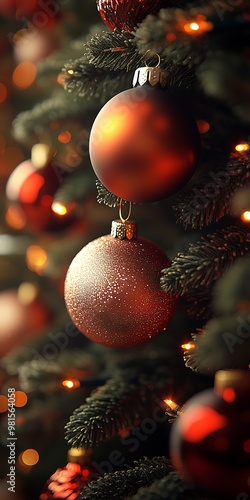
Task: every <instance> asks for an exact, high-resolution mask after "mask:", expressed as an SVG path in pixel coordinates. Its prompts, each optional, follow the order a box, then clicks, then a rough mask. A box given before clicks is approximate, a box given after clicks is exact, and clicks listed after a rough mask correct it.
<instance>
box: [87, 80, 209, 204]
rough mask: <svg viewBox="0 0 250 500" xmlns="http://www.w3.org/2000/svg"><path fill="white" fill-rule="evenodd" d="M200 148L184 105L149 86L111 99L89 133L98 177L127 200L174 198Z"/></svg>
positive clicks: (189, 175) (191, 172) (183, 183)
mask: <svg viewBox="0 0 250 500" xmlns="http://www.w3.org/2000/svg"><path fill="white" fill-rule="evenodd" d="M199 150H200V138H199V133H198V129H197V126H196V123H195V120H194V118H193V116H192V115H191V114H190V112H189V111H188V110H187V109H186V106H185V105H184V104H183V103H182V102H180V100H179V99H177V98H175V97H174V96H173V95H171V94H170V93H169V92H167V91H165V90H163V89H161V88H154V87H151V86H150V85H148V84H145V85H143V86H141V87H136V88H133V89H129V90H125V91H124V92H121V93H120V94H118V95H116V96H115V97H113V98H112V99H111V100H110V101H109V102H108V103H107V104H105V106H104V107H103V108H102V109H101V111H100V112H99V114H98V116H97V117H96V119H95V121H94V124H93V127H92V130H91V134H90V158H91V163H92V166H93V169H94V171H95V173H96V175H97V177H98V179H99V180H100V181H101V183H102V184H103V185H104V186H105V187H106V188H107V189H108V191H110V192H111V193H113V194H115V195H116V196H118V197H120V198H123V199H124V200H129V201H132V202H153V201H159V200H161V199H163V198H166V197H168V196H171V195H173V194H175V193H176V192H177V191H178V190H180V189H181V188H182V187H183V186H184V185H185V184H186V183H187V181H188V180H189V179H190V178H191V176H192V175H193V173H194V171H195V168H196V164H197V160H198V155H199Z"/></svg>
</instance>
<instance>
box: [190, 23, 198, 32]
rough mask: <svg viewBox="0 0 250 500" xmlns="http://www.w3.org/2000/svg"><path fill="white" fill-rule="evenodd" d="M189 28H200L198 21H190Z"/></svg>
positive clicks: (194, 29)
mask: <svg viewBox="0 0 250 500" xmlns="http://www.w3.org/2000/svg"><path fill="white" fill-rule="evenodd" d="M189 28H190V29H191V30H193V31H197V30H198V29H199V28H200V26H199V24H198V23H190V25H189Z"/></svg>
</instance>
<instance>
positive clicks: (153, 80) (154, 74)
mask: <svg viewBox="0 0 250 500" xmlns="http://www.w3.org/2000/svg"><path fill="white" fill-rule="evenodd" d="M168 77H169V73H168V72H167V71H166V70H165V69H162V68H158V67H155V66H154V67H153V66H145V67H142V68H137V69H136V70H135V73H134V78H133V87H137V86H138V85H140V86H142V85H144V84H145V83H149V84H150V85H151V86H152V87H155V86H156V85H157V84H160V85H161V87H162V88H166V87H167V86H168Z"/></svg>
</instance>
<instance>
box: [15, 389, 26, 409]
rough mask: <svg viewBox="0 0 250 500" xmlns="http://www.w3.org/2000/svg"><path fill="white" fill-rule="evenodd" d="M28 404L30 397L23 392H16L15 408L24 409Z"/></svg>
mask: <svg viewBox="0 0 250 500" xmlns="http://www.w3.org/2000/svg"><path fill="white" fill-rule="evenodd" d="M27 402H28V396H27V394H25V392H23V391H16V392H15V406H17V407H18V408H22V407H23V406H25V405H26V404H27Z"/></svg>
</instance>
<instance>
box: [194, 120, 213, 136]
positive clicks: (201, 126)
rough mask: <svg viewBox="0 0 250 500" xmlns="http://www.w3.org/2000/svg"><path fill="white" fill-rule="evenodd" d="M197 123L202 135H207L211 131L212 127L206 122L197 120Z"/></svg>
mask: <svg viewBox="0 0 250 500" xmlns="http://www.w3.org/2000/svg"><path fill="white" fill-rule="evenodd" d="M196 123H197V127H198V130H199V132H200V134H205V133H206V132H208V131H209V129H210V125H209V123H208V122H207V121H206V120H197V122H196Z"/></svg>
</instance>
